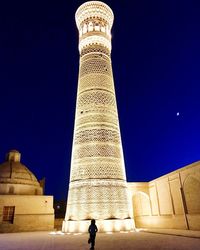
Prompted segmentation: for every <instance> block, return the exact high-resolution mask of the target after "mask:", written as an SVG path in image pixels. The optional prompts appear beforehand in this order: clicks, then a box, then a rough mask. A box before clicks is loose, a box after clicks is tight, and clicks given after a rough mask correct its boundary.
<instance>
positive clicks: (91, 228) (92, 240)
mask: <svg viewBox="0 0 200 250" xmlns="http://www.w3.org/2000/svg"><path fill="white" fill-rule="evenodd" d="M88 232H89V234H90V238H89V240H88V243H91V248H90V249H91V250H92V249H94V246H95V238H96V233H97V232H98V228H97V226H96V225H95V220H94V219H93V220H91V224H90V226H89V228H88Z"/></svg>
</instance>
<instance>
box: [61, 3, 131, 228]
mask: <svg viewBox="0 0 200 250" xmlns="http://www.w3.org/2000/svg"><path fill="white" fill-rule="evenodd" d="M75 19H76V24H77V27H78V30H79V52H80V69H79V80H78V93H77V103H76V116H75V127H74V138H73V148H72V159H71V173H70V184H69V193H68V201H67V211H66V217H65V220H64V222H63V231H64V232H85V231H86V232H87V228H88V225H89V223H90V220H91V219H95V220H96V224H97V226H98V227H99V229H100V231H120V230H130V229H132V228H133V220H132V219H131V217H132V213H131V208H130V205H129V198H128V191H127V184H126V174H125V166H124V158H123V151H122V143H121V136H120V128H119V120H118V112H117V104H116V98H115V89H114V82H113V73H112V65H111V57H110V54H111V28H112V24H113V20H114V16H113V12H112V10H111V9H110V7H109V6H108V5H106V4H105V3H103V2H100V1H89V2H86V3H84V4H82V5H81V6H80V7H79V8H78V10H77V11H76V15H75Z"/></svg>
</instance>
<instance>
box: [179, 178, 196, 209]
mask: <svg viewBox="0 0 200 250" xmlns="http://www.w3.org/2000/svg"><path fill="white" fill-rule="evenodd" d="M183 191H184V196H185V202H186V207H187V212H188V214H200V180H198V179H197V178H196V177H195V176H193V175H189V176H188V177H187V178H186V180H185V182H184V185H183Z"/></svg>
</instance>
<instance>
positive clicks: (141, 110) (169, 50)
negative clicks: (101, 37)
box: [0, 0, 200, 199]
mask: <svg viewBox="0 0 200 250" xmlns="http://www.w3.org/2000/svg"><path fill="white" fill-rule="evenodd" d="M83 2H84V1H76V0H59V1H50V0H49V1H44V0H43V1H3V4H2V3H1V7H0V9H1V14H0V19H1V21H0V161H1V162H2V161H4V157H5V154H6V153H7V152H8V151H9V150H10V149H17V150H19V151H20V152H21V154H22V162H23V163H24V164H25V165H27V166H28V168H29V169H30V170H31V171H32V172H33V173H34V174H35V175H36V176H37V178H38V179H41V178H43V177H44V176H45V177H46V193H47V194H50V195H55V198H56V199H65V198H66V197H67V189H68V183H69V172H70V158H71V146H72V135H73V126H74V114H75V102H76V89H77V80H78V66H79V65H78V63H79V54H78V31H77V28H76V25H75V20H74V14H75V11H76V9H77V8H78V7H79V5H80V4H82V3H83ZM105 3H107V4H108V5H109V6H110V7H111V8H112V9H113V12H114V14H115V21H114V26H113V29H112V45H113V50H112V62H113V71H114V80H115V88H116V96H117V102H118V111H119V119H120V127H121V135H122V142H123V149H124V157H125V164H126V172H127V179H128V181H149V180H152V179H154V178H157V177H159V176H161V175H164V174H166V173H168V172H170V171H173V170H176V169H178V168H180V167H183V166H185V165H187V164H189V163H192V162H194V161H197V160H199V159H200V147H199V145H200V32H199V30H200V15H199V13H200V2H199V1H192V0H188V1H184V0H182V1H176V0H168V1H165V0H163V1H160V0H155V1H149V0H137V1H135V0H113V1H111V0H110V1H105ZM178 112H179V115H178V114H177V113H178Z"/></svg>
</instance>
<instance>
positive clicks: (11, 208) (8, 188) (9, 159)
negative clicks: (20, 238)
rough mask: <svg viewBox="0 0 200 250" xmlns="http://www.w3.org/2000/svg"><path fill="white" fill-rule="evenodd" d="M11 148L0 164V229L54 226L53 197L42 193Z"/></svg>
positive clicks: (49, 228) (8, 230)
mask: <svg viewBox="0 0 200 250" xmlns="http://www.w3.org/2000/svg"><path fill="white" fill-rule="evenodd" d="M20 158H21V154H20V153H19V152H18V151H16V150H11V151H10V152H9V153H8V154H7V155H6V159H5V162H3V163H2V164H0V232H17V231H36V230H38V231H39V230H40V231H41V230H51V229H53V228H54V209H53V196H46V195H44V194H43V185H42V181H41V182H38V180H37V178H36V177H35V175H34V174H33V173H32V172H31V171H30V170H29V169H28V168H27V167H26V166H25V165H23V164H22V163H21V162H20Z"/></svg>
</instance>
